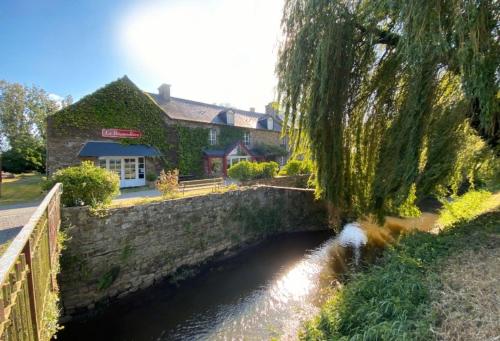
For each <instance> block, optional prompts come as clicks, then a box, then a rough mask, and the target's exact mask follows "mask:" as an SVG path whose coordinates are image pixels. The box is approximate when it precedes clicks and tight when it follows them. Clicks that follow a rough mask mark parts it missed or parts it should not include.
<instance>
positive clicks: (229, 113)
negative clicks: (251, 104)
mask: <svg viewBox="0 0 500 341" xmlns="http://www.w3.org/2000/svg"><path fill="white" fill-rule="evenodd" d="M226 124H227V125H231V126H234V111H232V110H228V111H227V112H226Z"/></svg>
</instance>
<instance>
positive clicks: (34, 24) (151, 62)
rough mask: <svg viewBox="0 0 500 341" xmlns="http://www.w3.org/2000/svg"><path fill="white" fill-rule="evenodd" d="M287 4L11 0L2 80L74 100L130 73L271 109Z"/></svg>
mask: <svg viewBox="0 0 500 341" xmlns="http://www.w3.org/2000/svg"><path fill="white" fill-rule="evenodd" d="M281 9H282V0H105V1H104V0H85V1H83V0H82V1H68V0H3V1H2V2H1V4H0V37H1V41H2V51H1V53H0V79H5V80H7V81H9V82H20V83H25V84H36V85H38V86H40V87H42V88H44V89H46V90H47V91H48V92H50V93H53V94H57V95H60V96H66V95H72V96H73V97H74V98H75V99H77V98H80V97H81V96H83V95H86V94H88V93H90V92H92V91H94V90H95V89H97V88H99V87H101V86H103V85H104V84H106V83H109V82H111V81H113V80H115V79H117V78H119V77H121V76H123V75H124V74H127V75H128V76H129V77H130V78H131V79H132V80H133V81H134V82H135V83H136V84H137V85H138V86H139V87H140V88H142V89H144V90H146V91H156V88H157V87H158V86H159V85H160V84H161V83H169V84H171V85H172V95H173V96H178V97H184V98H189V99H193V100H201V101H206V102H209V103H230V104H232V105H234V106H237V107H241V108H244V109H245V108H248V107H250V106H254V107H256V108H257V109H258V110H263V107H264V105H265V104H266V103H267V102H269V101H271V100H273V99H274V87H275V85H276V79H275V77H274V65H275V61H276V53H277V46H278V43H277V42H278V39H279V32H280V30H279V23H280V19H281Z"/></svg>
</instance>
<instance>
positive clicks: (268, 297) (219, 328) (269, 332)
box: [174, 239, 334, 340]
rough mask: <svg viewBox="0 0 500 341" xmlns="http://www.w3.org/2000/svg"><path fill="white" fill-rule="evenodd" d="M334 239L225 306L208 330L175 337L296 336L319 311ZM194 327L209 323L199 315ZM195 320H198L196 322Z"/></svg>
mask: <svg viewBox="0 0 500 341" xmlns="http://www.w3.org/2000/svg"><path fill="white" fill-rule="evenodd" d="M333 242H334V240H333V239H331V240H329V241H327V242H325V243H324V244H323V245H321V246H320V247H318V248H316V249H315V250H312V251H310V252H309V253H308V254H307V255H305V256H304V258H303V259H302V260H301V261H299V262H297V263H295V264H293V265H292V266H290V267H288V268H284V269H282V271H280V272H279V273H278V274H277V275H276V276H275V279H274V280H272V281H270V282H269V283H268V284H267V285H265V286H263V287H261V288H258V289H257V290H255V291H254V292H253V293H252V294H251V295H249V296H247V297H245V298H242V299H241V301H240V302H238V303H237V304H235V305H231V306H224V307H221V308H220V309H219V311H218V313H217V319H216V321H215V322H214V321H213V320H211V321H210V322H211V323H212V325H211V326H210V327H211V328H209V330H208V331H206V329H205V332H203V333H190V332H189V331H187V330H185V329H184V330H178V331H177V333H175V334H176V335H174V337H175V338H180V339H186V340H187V339H189V340H268V339H269V338H272V337H279V338H281V339H285V340H286V339H293V338H294V336H295V335H296V334H297V332H298V329H299V328H300V327H301V324H302V322H303V321H305V320H306V319H308V318H310V317H311V316H313V315H314V314H316V313H317V312H318V311H319V308H318V307H317V306H316V305H315V304H314V303H313V302H315V301H316V297H315V296H317V293H318V288H319V280H320V274H321V270H322V267H323V264H324V260H325V258H327V252H328V249H329V248H330V246H331V245H332V243H333ZM199 318H200V319H199V320H198V321H196V323H194V325H193V324H192V325H191V328H194V329H197V330H200V329H204V328H207V327H208V325H207V323H206V322H208V321H203V317H202V316H199ZM192 322H194V321H192Z"/></svg>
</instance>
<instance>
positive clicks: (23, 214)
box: [0, 202, 39, 244]
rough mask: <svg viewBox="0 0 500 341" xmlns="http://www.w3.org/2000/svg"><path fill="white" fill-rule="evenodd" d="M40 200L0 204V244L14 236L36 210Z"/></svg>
mask: <svg viewBox="0 0 500 341" xmlns="http://www.w3.org/2000/svg"><path fill="white" fill-rule="evenodd" d="M38 204H39V202H32V203H26V204H18V205H7V206H0V244H3V243H5V242H6V241H8V240H10V239H12V238H14V237H15V236H16V235H17V233H18V232H19V231H20V230H21V228H22V227H23V226H24V224H26V223H27V222H28V220H29V219H30V217H31V215H32V214H33V213H34V212H35V210H36V208H37V206H38Z"/></svg>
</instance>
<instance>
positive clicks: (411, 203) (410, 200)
mask: <svg viewBox="0 0 500 341" xmlns="http://www.w3.org/2000/svg"><path fill="white" fill-rule="evenodd" d="M416 193H417V187H416V186H415V185H413V186H412V187H411V188H410V193H409V194H408V197H407V198H406V200H405V201H404V202H403V203H402V204H401V205H400V206H399V207H398V208H397V213H398V215H399V216H400V217H418V216H420V215H421V214H422V212H421V211H420V209H419V208H418V207H417V205H416V204H415V202H416V201H417V194H416Z"/></svg>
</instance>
